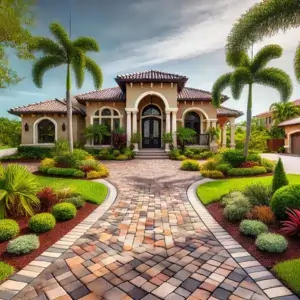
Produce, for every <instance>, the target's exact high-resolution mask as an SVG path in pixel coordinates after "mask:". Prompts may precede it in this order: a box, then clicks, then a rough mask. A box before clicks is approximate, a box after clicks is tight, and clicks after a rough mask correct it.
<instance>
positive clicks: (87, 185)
mask: <svg viewBox="0 0 300 300" xmlns="http://www.w3.org/2000/svg"><path fill="white" fill-rule="evenodd" d="M37 178H38V180H39V182H40V184H41V185H42V186H50V187H52V188H55V189H56V188H60V187H62V188H64V187H69V186H71V187H74V188H75V191H74V192H77V193H80V194H81V195H82V196H84V197H85V198H86V199H88V201H89V202H92V203H95V204H100V203H102V202H103V200H104V199H105V197H106V195H107V192H108V190H107V187H106V186H105V185H104V184H102V183H97V182H92V181H88V180H80V179H64V178H53V177H43V176H37Z"/></svg>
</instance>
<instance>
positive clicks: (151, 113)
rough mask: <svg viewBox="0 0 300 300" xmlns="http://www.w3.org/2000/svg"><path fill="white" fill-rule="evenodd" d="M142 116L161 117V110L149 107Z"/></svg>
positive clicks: (153, 106) (152, 106)
mask: <svg viewBox="0 0 300 300" xmlns="http://www.w3.org/2000/svg"><path fill="white" fill-rule="evenodd" d="M142 116H160V110H159V108H158V107H157V106H155V105H152V104H151V105H148V106H146V107H145V108H144V109H143V113H142Z"/></svg>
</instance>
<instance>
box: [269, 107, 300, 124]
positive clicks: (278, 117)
mask: <svg viewBox="0 0 300 300" xmlns="http://www.w3.org/2000/svg"><path fill="white" fill-rule="evenodd" d="M270 110H271V111H272V115H273V120H274V122H275V124H276V125H277V124H279V123H281V122H284V121H286V120H290V119H293V118H296V117H299V116H300V106H297V105H295V104H294V103H293V102H282V103H273V104H272V105H271V107H270Z"/></svg>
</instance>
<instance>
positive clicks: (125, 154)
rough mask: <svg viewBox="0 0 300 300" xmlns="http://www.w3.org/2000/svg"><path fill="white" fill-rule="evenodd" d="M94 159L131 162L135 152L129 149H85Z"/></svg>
mask: <svg viewBox="0 0 300 300" xmlns="http://www.w3.org/2000/svg"><path fill="white" fill-rule="evenodd" d="M87 151H88V152H89V153H90V154H92V155H93V156H94V157H95V158H97V159H100V160H131V159H134V157H135V152H134V151H133V150H132V149H131V148H122V149H116V148H112V147H109V148H103V149H101V150H96V149H87Z"/></svg>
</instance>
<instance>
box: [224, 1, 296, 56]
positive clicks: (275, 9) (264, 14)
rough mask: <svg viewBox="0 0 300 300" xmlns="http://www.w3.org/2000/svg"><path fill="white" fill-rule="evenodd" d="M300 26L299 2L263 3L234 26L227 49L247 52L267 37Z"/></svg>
mask: <svg viewBox="0 0 300 300" xmlns="http://www.w3.org/2000/svg"><path fill="white" fill-rule="evenodd" d="M299 25H300V5H299V0H268V1H263V2H261V3H258V4H255V5H253V6H252V7H251V8H250V9H249V10H248V11H247V12H246V13H245V14H243V15H242V16H241V18H240V19H239V20H238V21H237V22H236V23H235V24H234V26H233V28H232V30H231V32H230V34H229V36H228V38H227V46H226V47H227V50H228V51H229V52H237V51H240V50H245V49H247V48H249V47H250V46H251V45H252V43H255V42H257V41H260V40H262V39H263V38H264V37H266V36H271V35H273V34H275V33H277V32H278V31H280V30H287V29H289V28H296V27H298V26H299Z"/></svg>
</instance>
